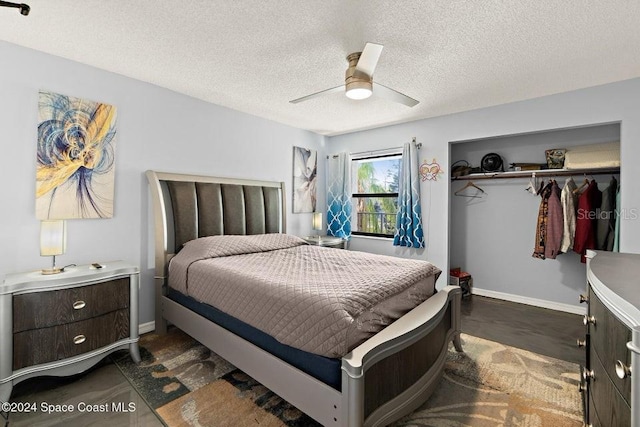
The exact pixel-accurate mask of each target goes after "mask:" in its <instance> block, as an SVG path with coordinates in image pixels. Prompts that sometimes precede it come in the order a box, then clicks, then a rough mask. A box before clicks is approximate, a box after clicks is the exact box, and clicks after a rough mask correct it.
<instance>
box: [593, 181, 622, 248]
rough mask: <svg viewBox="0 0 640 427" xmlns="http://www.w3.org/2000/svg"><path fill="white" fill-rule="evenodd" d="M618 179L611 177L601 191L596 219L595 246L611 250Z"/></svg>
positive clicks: (614, 226) (614, 227)
mask: <svg viewBox="0 0 640 427" xmlns="http://www.w3.org/2000/svg"><path fill="white" fill-rule="evenodd" d="M617 191H618V180H616V179H615V177H611V181H609V186H608V187H607V188H606V189H605V190H604V191H603V192H602V203H601V204H600V211H599V212H598V214H597V220H596V248H597V249H601V250H605V251H611V250H613V241H614V236H615V229H616V215H615V210H616V193H617Z"/></svg>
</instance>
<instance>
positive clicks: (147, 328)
mask: <svg viewBox="0 0 640 427" xmlns="http://www.w3.org/2000/svg"><path fill="white" fill-rule="evenodd" d="M155 330H156V322H155V321H152V322H147V323H141V324H139V325H138V333H139V334H140V335H142V334H146V333H147V332H153V331H155Z"/></svg>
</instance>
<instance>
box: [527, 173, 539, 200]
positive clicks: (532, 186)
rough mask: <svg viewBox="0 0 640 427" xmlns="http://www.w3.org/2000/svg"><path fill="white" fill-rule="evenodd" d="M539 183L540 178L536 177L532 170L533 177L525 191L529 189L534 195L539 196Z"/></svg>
mask: <svg viewBox="0 0 640 427" xmlns="http://www.w3.org/2000/svg"><path fill="white" fill-rule="evenodd" d="M537 183H538V178H536V173H535V172H532V173H531V179H530V180H529V185H527V188H525V189H524V191H527V192H529V193H531V194H533V195H534V196H537V195H538V189H537V188H536V184H537Z"/></svg>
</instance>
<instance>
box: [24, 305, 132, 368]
mask: <svg viewBox="0 0 640 427" xmlns="http://www.w3.org/2000/svg"><path fill="white" fill-rule="evenodd" d="M129 334H130V331H129V310H128V309H124V310H118V311H113V312H111V313H108V314H104V315H102V316H98V317H94V318H92V319H88V320H82V321H80V322H74V323H68V324H66V325H59V326H54V327H50V328H42V329H33V330H29V331H24V332H19V333H16V334H14V335H13V369H14V370H16V369H20V368H23V367H26V366H32V365H39V364H41V363H46V362H52V361H55V360H61V359H65V358H67V357H72V356H77V355H78V354H82V353H86V352H89V351H91V350H95V349H97V348H100V347H103V346H105V345H108V344H112V343H114V342H116V341H118V340H121V339H124V338H127V337H129Z"/></svg>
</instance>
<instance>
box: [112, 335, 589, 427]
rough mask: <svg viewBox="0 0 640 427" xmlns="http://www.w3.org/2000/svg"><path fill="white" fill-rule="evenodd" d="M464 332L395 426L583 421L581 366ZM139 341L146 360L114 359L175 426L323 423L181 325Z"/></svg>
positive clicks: (560, 426)
mask: <svg viewBox="0 0 640 427" xmlns="http://www.w3.org/2000/svg"><path fill="white" fill-rule="evenodd" d="M462 338H463V346H464V349H465V352H464V353H456V352H455V351H454V350H453V349H450V351H449V354H448V357H447V362H446V366H445V373H444V377H443V379H442V381H441V383H440V385H439V386H438V388H437V389H436V391H435V392H434V394H433V395H432V396H431V398H430V399H429V400H428V401H427V402H426V403H425V404H424V405H423V406H422V407H421V408H420V409H418V410H417V411H415V412H414V413H412V414H410V415H409V416H407V417H405V418H403V419H402V420H400V421H399V422H397V423H396V424H394V426H433V427H454V426H478V427H485V426H526V427H534V426H553V427H565V426H576V427H577V426H582V402H581V398H580V394H579V393H578V382H579V368H578V365H575V364H573V363H569V362H564V361H561V360H557V359H553V358H549V357H545V356H540V355H538V354H535V353H531V352H528V351H525V350H520V349H517V348H514V347H509V346H506V345H502V344H498V343H495V342H492V341H487V340H483V339H480V338H476V337H472V336H469V335H464V334H463V335H462ZM140 344H141V355H142V357H143V360H142V363H140V364H139V365H135V364H133V362H131V359H130V357H128V354H123V356H122V357H120V358H117V359H116V364H117V365H118V367H119V368H120V369H121V371H122V372H123V374H124V375H125V376H126V377H127V378H128V379H129V380H130V381H131V383H132V384H133V385H134V387H136V389H137V390H138V391H139V393H140V394H141V395H142V396H143V397H144V398H145V399H146V400H147V402H148V403H149V405H150V406H151V407H152V408H154V410H155V411H156V412H157V413H158V415H159V416H160V417H161V418H162V420H163V421H164V422H165V423H166V424H167V425H168V426H170V427H176V426H215V427H217V426H234V427H241V426H258V425H260V426H293V427H297V426H300V427H302V426H305V427H306V426H309V427H311V426H318V425H319V424H318V423H316V422H315V421H313V420H312V419H310V418H309V417H307V416H306V415H305V414H303V413H301V412H300V411H298V410H297V409H296V408H295V407H293V406H291V405H289V404H288V403H286V402H285V401H283V400H282V399H280V398H279V397H278V396H277V395H275V394H274V393H272V392H271V391H270V390H269V389H267V388H266V387H264V386H262V385H261V384H259V383H258V382H257V381H255V380H254V379H253V378H251V377H249V376H248V375H246V374H244V373H243V372H242V371H240V370H238V369H236V368H235V367H234V366H233V365H231V364H230V363H228V362H226V361H225V360H223V359H222V358H220V357H219V356H217V355H216V354H215V353H213V352H211V351H210V350H208V349H207V348H205V347H204V346H202V345H201V344H199V343H198V342H197V341H195V340H193V339H192V338H191V337H189V336H187V335H185V334H184V333H182V332H181V331H179V330H177V329H171V330H170V331H169V333H168V334H167V335H164V336H159V335H155V334H147V335H144V336H143V337H142V338H141V340H140Z"/></svg>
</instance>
